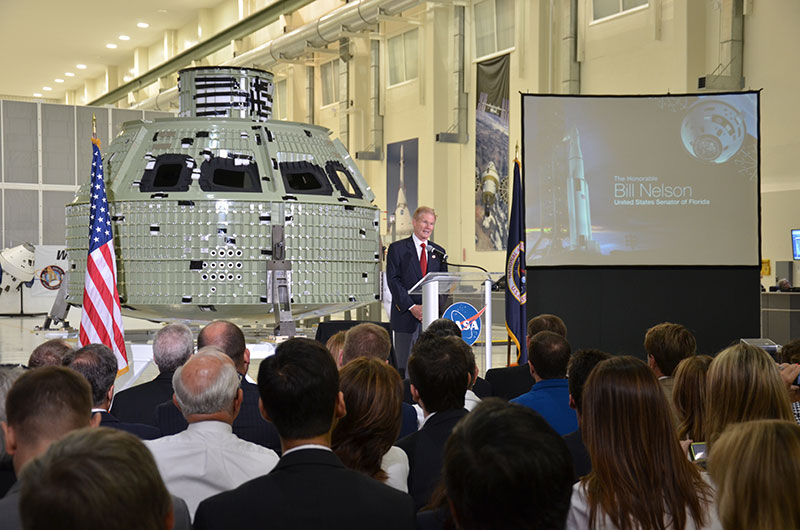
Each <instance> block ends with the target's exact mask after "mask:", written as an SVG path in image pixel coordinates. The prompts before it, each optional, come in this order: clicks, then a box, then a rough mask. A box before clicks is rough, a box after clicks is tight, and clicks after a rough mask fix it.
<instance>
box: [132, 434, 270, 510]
mask: <svg viewBox="0 0 800 530" xmlns="http://www.w3.org/2000/svg"><path fill="white" fill-rule="evenodd" d="M145 445H147V447H148V449H150V451H151V452H152V453H153V456H154V457H155V460H156V464H157V465H158V470H159V472H161V477H162V478H163V479H164V483H165V484H166V485H167V489H168V490H169V492H170V493H171V494H173V495H176V496H178V497H181V498H182V499H184V500H185V501H186V504H187V505H188V507H189V513H190V514H191V516H192V518H194V512H195V511H196V510H197V506H198V505H199V504H200V502H201V501H203V500H204V499H206V498H208V497H211V496H212V495H216V494H217V493H221V492H223V491H227V490H231V489H234V488H236V487H238V486H239V485H241V484H242V483H244V482H247V481H248V480H252V479H254V478H256V477H260V476H261V475H266V474H267V473H269V472H270V471H271V470H272V468H273V467H275V464H277V463H278V455H277V454H276V453H275V451H273V450H272V449H267V448H266V447H261V446H260V445H256V444H254V443H251V442H248V441H245V440H242V439H241V438H239V437H238V436H236V435H235V434H233V429H232V428H231V426H230V425H229V424H227V423H224V422H221V421H201V422H197V423H191V424H189V427H188V428H187V429H186V430H185V431H183V432H179V433H178V434H173V435H172V436H164V437H162V438H158V439H156V440H148V441H145Z"/></svg>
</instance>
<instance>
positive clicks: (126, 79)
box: [122, 75, 133, 83]
mask: <svg viewBox="0 0 800 530" xmlns="http://www.w3.org/2000/svg"><path fill="white" fill-rule="evenodd" d="M131 79H133V78H132V77H131V76H129V75H126V76H124V77H123V78H122V80H123V81H125V82H126V83H128V82H129V81H130V80H131Z"/></svg>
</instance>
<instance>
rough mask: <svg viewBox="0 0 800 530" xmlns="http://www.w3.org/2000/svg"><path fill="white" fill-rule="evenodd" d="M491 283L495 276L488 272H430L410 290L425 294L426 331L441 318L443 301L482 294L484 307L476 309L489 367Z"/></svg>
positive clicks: (490, 350) (486, 363)
mask: <svg viewBox="0 0 800 530" xmlns="http://www.w3.org/2000/svg"><path fill="white" fill-rule="evenodd" d="M499 275H500V273H498V276H499ZM492 283H493V280H492V275H491V273H487V272H481V271H470V272H429V273H428V274H426V275H425V276H424V277H423V278H422V279H421V280H420V281H419V282H417V283H416V284H415V285H414V286H413V287H411V289H409V290H408V294H412V295H422V330H423V331H425V329H426V328H427V327H428V325H430V323H431V322H433V321H434V320H436V319H437V318H439V314H440V313H439V309H440V307H439V306H440V305H441V304H440V302H441V303H444V301H446V300H452V301H451V303H455V302H459V301H460V299H461V298H464V297H468V296H469V297H474V296H475V295H479V294H481V293H482V294H483V304H484V307H483V309H478V310H477V318H479V319H480V320H481V322H482V326H481V327H482V328H483V331H484V340H485V342H486V351H485V355H486V357H485V364H484V366H485V369H486V370H488V369H489V368H491V367H492ZM473 318H475V317H473ZM462 329H463V327H462Z"/></svg>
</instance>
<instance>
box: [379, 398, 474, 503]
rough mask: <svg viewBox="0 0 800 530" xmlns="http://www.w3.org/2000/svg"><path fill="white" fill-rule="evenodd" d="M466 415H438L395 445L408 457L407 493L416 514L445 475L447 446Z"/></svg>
mask: <svg viewBox="0 0 800 530" xmlns="http://www.w3.org/2000/svg"><path fill="white" fill-rule="evenodd" d="M466 415H467V410H466V409H451V410H443V411H441V412H437V413H436V414H435V415H433V417H430V418H428V420H427V421H426V422H425V423H424V424H423V425H422V428H421V429H420V430H418V431H417V432H415V433H413V434H409V435H408V436H406V437H405V438H403V439H401V440H400V441H398V442H397V443H396V444H395V445H396V446H398V447H399V448H401V449H402V450H403V451H405V452H406V455H408V465H409V473H408V493H409V494H411V497H413V498H414V509H415V510H419V509H420V508H422V507H423V506H425V504H427V503H428V501H429V500H430V498H431V493H433V490H434V489H435V488H436V485H437V484H438V483H439V478H440V477H441V475H442V461H443V459H444V444H445V442H447V438H448V437H449V436H450V433H451V432H452V431H453V428H454V427H455V426H456V423H458V420H460V419H461V418H463V417H464V416H466Z"/></svg>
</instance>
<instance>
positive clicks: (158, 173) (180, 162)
mask: <svg viewBox="0 0 800 530" xmlns="http://www.w3.org/2000/svg"><path fill="white" fill-rule="evenodd" d="M194 167H195V162H194V158H192V157H191V156H187V155H176V154H169V155H159V156H158V157H157V158H156V160H155V164H154V165H153V168H152V169H146V170H145V172H144V175H142V180H141V182H140V183H139V191H141V192H143V193H145V192H147V193H149V192H153V191H189V186H191V184H192V169H193V168H194Z"/></svg>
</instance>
